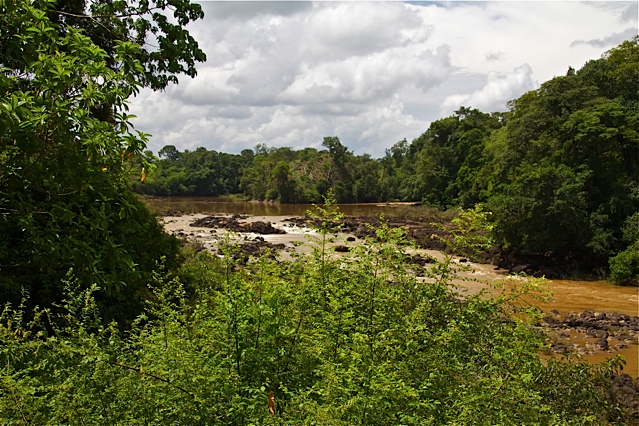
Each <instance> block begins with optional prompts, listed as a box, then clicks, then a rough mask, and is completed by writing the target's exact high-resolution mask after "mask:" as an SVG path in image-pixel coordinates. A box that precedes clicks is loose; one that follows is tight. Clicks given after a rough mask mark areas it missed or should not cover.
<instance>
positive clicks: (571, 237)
mask: <svg viewBox="0 0 639 426" xmlns="http://www.w3.org/2000/svg"><path fill="white" fill-rule="evenodd" d="M637 43H638V39H637V38H635V39H633V40H629V41H626V42H624V43H622V44H621V45H620V46H618V47H616V48H614V49H612V50H610V51H609V52H606V53H605V54H604V55H603V56H602V57H601V58H600V59H596V60H592V61H589V62H588V63H586V64H585V65H584V66H583V67H582V68H581V69H580V70H577V71H575V70H574V69H573V68H570V69H569V70H568V73H567V74H566V75H565V76H562V77H557V78H554V79H552V80H550V81H548V82H546V83H544V84H542V86H541V87H540V88H539V89H537V90H534V91H531V92H528V93H526V94H524V95H523V96H521V97H520V98H518V99H515V100H513V101H512V102H511V103H510V111H508V112H507V113H490V114H489V113H484V112H481V111H478V110H477V109H471V108H467V107H461V108H460V109H459V110H458V111H456V112H455V114H454V115H452V116H450V117H446V118H443V119H441V120H437V121H435V122H433V123H432V124H431V125H430V126H429V128H428V130H426V132H424V134H422V135H421V136H420V137H418V138H417V139H415V140H413V141H412V142H410V143H408V142H407V141H406V140H403V141H400V142H397V143H396V144H394V145H393V146H392V147H391V148H390V149H388V150H387V151H386V155H385V156H384V157H383V158H380V159H373V158H371V156H369V155H366V154H364V155H354V154H353V153H352V152H351V151H349V150H348V148H347V147H346V146H345V145H343V144H342V142H341V141H340V140H339V138H338V137H326V138H324V140H323V143H322V145H323V146H324V147H325V148H326V149H323V150H317V149H314V148H305V149H303V150H297V151H296V150H293V149H290V148H268V147H267V146H265V145H258V146H257V147H256V148H255V150H254V151H251V150H245V151H243V152H242V153H241V154H240V155H233V154H223V153H217V152H215V151H207V150H206V149H205V148H198V149H197V150H196V151H194V152H184V153H181V152H179V151H177V150H176V149H175V147H173V146H167V147H165V148H163V149H162V150H161V151H160V152H159V153H158V154H159V156H160V159H159V160H157V161H155V162H154V164H155V166H156V167H157V169H156V171H155V172H154V173H153V174H151V175H150V177H149V178H148V179H147V180H146V181H144V182H137V183H135V184H134V189H135V190H136V191H137V192H140V193H144V194H149V195H160V196H166V195H223V194H233V193H242V194H244V196H246V197H248V198H251V199H255V200H274V201H280V202H285V203H295V202H298V203H309V202H312V203H318V202H321V200H322V197H323V196H325V195H326V194H327V193H328V191H329V190H332V192H333V194H335V197H336V199H337V201H338V202H341V203H351V202H380V201H393V200H400V201H413V202H421V203H424V204H428V205H431V206H437V207H440V208H442V209H448V208H453V207H463V208H469V207H472V206H474V205H475V204H477V203H482V204H484V205H485V208H486V209H487V210H489V211H490V212H491V213H492V218H493V220H494V224H495V228H494V229H495V233H496V234H495V236H496V238H497V240H498V241H499V243H500V244H501V246H502V247H503V248H505V249H507V250H516V251H517V252H521V253H523V254H525V255H534V254H542V253H553V254H554V256H555V257H563V258H565V257H566V256H572V257H576V258H579V259H580V261H579V262H578V264H576V265H575V266H576V267H577V268H580V269H582V270H585V271H588V272H592V271H597V270H599V271H600V272H603V271H604V270H605V269H606V267H607V264H608V260H609V259H610V264H611V266H612V277H613V279H615V280H616V281H617V282H620V283H632V282H634V283H636V282H637V276H638V274H639V266H637V265H639V239H638V238H637V236H638V233H639V231H637V230H638V229H639V213H638V212H639V128H638V126H639V125H638V123H639V72H638V71H637V70H638V66H637V64H638V63H639V47H638V44H637ZM147 154H148V155H149V158H151V159H152V156H151V155H150V153H147ZM152 161H153V160H152Z"/></svg>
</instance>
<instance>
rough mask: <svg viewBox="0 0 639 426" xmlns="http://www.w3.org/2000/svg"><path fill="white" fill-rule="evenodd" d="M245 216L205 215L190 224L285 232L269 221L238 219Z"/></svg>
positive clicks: (257, 232)
mask: <svg viewBox="0 0 639 426" xmlns="http://www.w3.org/2000/svg"><path fill="white" fill-rule="evenodd" d="M246 218H247V216H242V215H235V216H232V217H227V216H206V217H203V218H201V219H197V220H195V221H194V222H193V223H191V224H190V226H194V227H198V228H225V229H228V230H229V231H233V232H252V233H254V234H261V235H270V234H286V231H284V230H282V229H278V228H275V227H273V225H271V224H270V223H266V222H262V221H255V222H240V219H246Z"/></svg>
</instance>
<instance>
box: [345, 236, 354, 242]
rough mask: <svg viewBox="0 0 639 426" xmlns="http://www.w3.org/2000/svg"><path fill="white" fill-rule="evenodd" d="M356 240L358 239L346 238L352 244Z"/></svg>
mask: <svg viewBox="0 0 639 426" xmlns="http://www.w3.org/2000/svg"><path fill="white" fill-rule="evenodd" d="M355 240H356V238H355V237H348V238H346V241H350V242H353V241H355Z"/></svg>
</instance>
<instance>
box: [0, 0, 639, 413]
mask: <svg viewBox="0 0 639 426" xmlns="http://www.w3.org/2000/svg"><path fill="white" fill-rule="evenodd" d="M166 14H172V15H173V16H172V19H171V20H169V19H167V17H166ZM202 17H203V13H202V10H201V7H200V6H199V5H197V4H192V3H190V2H189V1H188V0H171V1H169V2H164V1H155V0H151V1H148V2H136V3H128V2H119V1H113V2H93V3H91V4H89V5H87V4H85V3H84V2H82V1H78V0H60V1H57V2H56V1H52V0H29V1H27V0H3V1H2V2H0V47H1V49H2V52H3V56H2V57H1V58H0V235H2V238H1V239H0V301H1V302H2V307H1V311H0V423H2V424H7V425H48V424H51V425H59V424H69V425H76V424H77V425H89V424H91V425H104V424H111V425H136V424H144V425H156V424H157V425H165V424H167V425H168V424H174V425H175V424H179V425H193V424H198V425H199V424H202V425H204V424H233V425H256V424H263V425H276V424H279V425H284V424H300V425H301V424H307V425H314V424H331V425H342V424H343V425H351V424H365V425H378V424H379V425H387V424H403V425H412V424H415V425H417V424H420V425H425V424H433V425H435V424H486V425H488V424H504V425H506V424H513V425H515V424H549V425H550V424H557V425H560V424H584V425H587V424H591V425H600V424H628V422H631V421H634V420H635V419H633V418H631V417H630V414H629V412H628V411H626V410H625V409H624V407H622V406H621V405H620V401H619V400H618V398H617V394H616V393H615V392H613V391H612V390H611V383H612V381H613V380H614V379H615V377H619V374H620V373H621V371H622V369H623V366H624V361H623V359H621V358H619V357H615V358H612V359H610V360H608V361H607V362H604V363H603V364H599V365H591V364H589V363H588V362H586V361H585V360H584V359H582V358H580V357H579V356H577V355H570V356H566V357H562V358H551V359H549V360H543V359H542V358H540V357H539V353H540V351H542V350H543V349H544V345H545V343H544V340H543V337H542V336H541V335H540V333H539V332H538V329H537V328H535V325H536V324H538V321H539V318H540V315H541V313H540V312H539V310H538V309H537V308H535V306H534V305H533V304H531V303H530V299H529V298H522V296H525V295H526V296H529V297H531V296H535V297H539V298H544V297H547V291H546V290H545V287H544V284H543V281H541V280H538V279H526V278H525V277H522V279H521V281H517V284H516V285H513V286H511V287H510V288H509V289H508V291H505V292H502V293H500V294H499V295H497V296H495V295H491V294H489V293H480V294H478V295H463V296H462V295H460V293H459V292H458V291H457V290H456V287H455V285H453V283H452V280H453V279H454V277H455V276H456V274H457V273H458V271H457V268H458V266H457V265H456V264H454V263H453V262H451V261H450V258H446V259H445V260H444V261H442V262H435V263H433V264H429V265H428V266H427V267H424V271H423V272H424V274H425V275H427V277H428V278H429V282H428V283H424V282H420V281H418V280H417V278H416V274H415V273H414V270H413V269H414V266H409V265H407V263H406V258H407V255H406V253H407V251H406V250H407V248H408V247H409V245H410V242H409V241H408V240H407V239H406V236H405V235H404V234H403V230H402V229H390V228H389V227H387V226H384V225H383V224H382V225H381V226H380V227H379V228H377V229H376V230H375V235H374V237H372V238H370V239H368V240H367V241H366V242H365V244H362V245H360V246H358V248H357V249H356V250H354V251H353V252H352V253H349V254H348V255H345V256H341V257H337V256H334V255H333V253H332V252H331V251H330V250H329V249H328V245H327V243H328V241H329V240H330V238H331V236H332V233H333V232H334V229H333V228H332V224H333V223H334V222H335V221H336V220H337V218H339V216H340V213H339V211H338V210H337V209H335V207H334V205H333V203H334V202H335V201H340V202H343V201H355V200H365V199H367V200H370V201H374V200H381V199H416V200H421V201H423V202H425V203H429V204H432V205H438V206H441V207H442V208H447V207H450V206H455V205H462V206H472V205H473V204H474V203H477V202H481V203H485V205H486V207H487V208H490V210H486V212H492V214H493V215H494V224H495V229H496V232H497V234H496V235H498V236H499V238H502V239H503V241H504V242H505V243H506V242H507V243H509V244H513V245H514V244H517V245H520V246H521V247H522V249H527V250H531V251H535V250H539V248H540V247H544V245H545V244H549V243H552V244H555V246H553V248H555V249H559V248H560V246H561V245H571V246H572V247H577V246H578V244H581V245H582V246H583V247H584V249H586V250H591V251H592V253H603V254H606V253H607V254H608V255H611V254H613V253H616V255H615V256H614V257H612V258H611V264H615V263H614V262H618V264H619V265H622V267H620V269H619V273H622V272H624V271H625V270H624V269H623V268H630V269H629V272H628V273H629V274H630V275H629V276H630V277H631V278H632V276H633V275H632V274H636V271H634V270H632V268H631V266H632V265H633V263H632V257H633V256H636V253H637V244H639V237H638V235H637V232H636V231H637V227H636V226H635V223H636V222H633V221H636V220H637V214H636V211H637V162H636V161H637V156H636V150H637V132H636V130H637V129H636V125H637V124H636V122H637V121H636V114H637V107H636V102H637V96H635V95H636V93H637V92H636V90H637V74H636V67H635V65H636V58H637V42H638V40H637V39H634V40H632V41H628V42H626V43H624V44H622V45H621V46H619V47H618V48H615V49H613V50H611V51H610V52H608V53H606V54H605V55H604V56H603V57H602V59H600V60H595V61H592V62H590V63H589V64H587V65H586V66H585V67H584V68H583V69H582V70H580V71H579V72H574V73H573V72H569V75H567V76H566V77H562V78H560V79H556V80H553V81H551V82H548V83H546V84H545V85H543V86H542V88H541V89H540V90H538V91H535V92H531V93H529V94H526V95H524V96H523V97H522V98H520V99H518V100H516V101H514V102H513V104H512V111H511V112H510V113H508V114H504V115H498V114H492V115H489V114H484V113H481V112H479V111H476V110H470V109H464V108H462V109H460V110H459V111H458V112H457V113H456V115H454V116H453V117H449V118H447V119H443V120H440V121H438V122H435V123H433V125H432V126H431V127H430V128H429V130H428V131H426V133H424V135H423V136H421V137H420V138H418V139H417V140H415V141H414V142H413V143H411V144H408V143H406V142H401V143H399V144H396V145H395V146H394V147H393V148H391V149H390V150H389V153H388V155H387V156H386V157H385V158H383V159H380V160H374V159H371V158H369V157H367V156H361V157H359V156H354V155H353V154H352V153H350V152H349V151H348V149H347V148H346V147H345V146H344V145H342V144H341V142H340V141H339V139H338V138H337V137H330V138H326V139H325V141H324V146H325V147H326V148H327V151H315V150H303V151H300V152H294V151H292V150H287V149H268V148H266V147H265V146H262V147H258V148H257V149H256V151H255V152H253V151H246V152H243V153H242V154H241V155H239V156H238V155H231V154H220V153H214V152H209V151H207V150H205V149H200V150H197V151H195V152H194V153H186V152H185V153H180V152H177V151H176V150H175V149H172V148H171V147H166V148H164V149H163V150H162V152H161V153H159V155H161V156H162V157H163V158H162V160H156V159H155V158H153V156H152V154H151V153H149V152H148V151H145V150H146V146H147V142H148V141H149V137H150V135H147V134H144V133H142V132H139V131H136V130H135V129H134V127H133V125H132V123H131V120H132V116H131V115H130V114H129V112H128V107H127V99H129V98H130V97H132V96H135V95H136V94H137V93H139V91H140V90H141V89H142V88H150V89H153V90H159V91H161V90H162V89H164V88H166V87H167V86H168V85H169V84H176V83H178V76H179V77H184V76H187V77H188V76H191V77H192V76H194V75H195V73H196V68H195V67H196V65H197V63H201V62H204V61H205V60H206V56H205V54H204V53H203V52H202V50H201V49H200V48H199V45H198V43H197V41H196V40H195V39H193V37H192V36H191V35H190V34H189V33H188V31H187V30H185V29H184V28H185V26H186V25H187V24H188V23H189V22H191V21H194V20H198V19H201V18H202ZM151 35H152V36H153V37H154V38H155V39H156V40H157V45H156V46H152V47H146V48H145V47H143V46H142V44H143V42H144V40H145V39H146V38H147V37H149V36H151ZM633 90H634V92H632V91H633ZM633 102H634V104H633ZM633 114H634V115H633ZM310 158H315V161H312V162H311V161H309V159H310ZM181 161H183V162H182V163H181ZM311 164H312V165H314V166H317V167H313V168H312V167H311ZM411 167H414V170H413V169H411ZM305 168H306V169H305ZM265 171H268V173H267V174H264V173H265ZM369 171H370V172H369ZM172 176H177V177H172ZM196 176H197V178H196ZM255 176H262V177H263V176H269V180H268V185H267V187H265V188H261V187H259V185H258V184H257V181H256V179H255ZM369 178H372V179H369ZM133 179H135V180H137V181H139V182H142V185H140V184H138V185H132V180H133ZM198 179H200V180H198ZM302 179H307V181H302ZM259 180H260V181H263V180H264V179H259ZM147 181H148V184H149V188H151V187H153V188H155V189H154V190H153V191H157V193H158V194H160V193H161V191H166V192H164V193H165V194H177V193H191V194H195V193H197V194H199V195H205V194H221V193H227V192H230V193H235V192H238V191H241V192H244V193H245V194H247V196H250V197H252V198H257V199H279V200H280V201H282V202H285V201H300V200H309V201H319V200H321V202H322V203H323V204H322V205H319V207H317V208H316V210H315V213H314V214H315V215H317V217H318V219H319V223H320V225H319V226H318V227H317V237H316V239H315V240H314V241H310V242H309V244H310V246H309V247H310V250H309V251H308V253H307V254H304V255H303V257H302V258H301V259H299V260H298V261H291V262H278V261H276V260H273V259H271V258H270V257H269V256H263V257H261V258H259V259H256V260H254V261H252V262H249V263H248V264H246V265H241V264H239V263H238V262H237V261H236V260H235V257H234V251H236V250H237V247H236V246H235V245H234V244H232V243H231V242H230V241H229V243H228V244H223V245H222V247H221V248H222V250H223V256H221V257H220V256H215V255H213V254H211V253H209V252H207V251H206V250H202V247H198V246H195V245H193V244H188V243H187V242H185V241H181V240H178V239H176V238H174V237H172V236H169V235H168V234H166V233H165V232H164V231H163V226H162V223H161V222H160V220H159V219H158V218H157V217H156V216H154V215H153V214H152V213H151V212H150V211H149V210H148V209H147V208H146V206H145V204H144V203H143V202H142V201H141V200H140V198H139V197H138V195H136V194H135V193H134V192H133V191H132V186H133V187H134V188H135V189H136V190H141V188H142V187H146V186H143V185H146V182H147ZM169 181H170V182H171V183H169ZM299 182H301V183H302V185H301V186H300V184H299ZM173 191H175V192H173ZM253 191H256V192H253ZM261 191H263V192H261ZM149 192H151V191H149ZM331 193H334V194H335V199H333V198H331V195H330V194H331ZM318 195H319V197H320V198H318ZM322 196H324V197H322ZM287 197H291V198H290V199H289V198H287ZM366 197H368V198H366ZM633 209H634V210H633ZM469 211H470V212H478V211H479V210H469ZM506 213H508V217H506ZM511 216H512V218H511ZM460 217H462V218H463V217H464V215H463V214H461V216H460ZM531 219H534V222H533V223H532V224H529V223H527V222H528V221H530V220H531ZM545 221H551V222H552V223H554V224H555V226H556V225H561V226H562V227H564V228H565V232H566V235H565V237H562V238H559V239H558V240H557V239H552V238H550V236H551V234H550V231H548V230H547V229H548V228H543V226H544V225H543V224H544V223H545ZM553 221H554V222H553ZM535 224H536V225H538V226H541V228H539V229H535V231H536V232H535V234H534V235H533V234H532V233H530V234H520V233H518V231H519V229H520V228H521V227H524V226H529V227H530V226H535ZM554 236H555V237H557V235H554ZM460 237H463V236H461V235H460ZM550 240H552V241H550ZM463 243H464V238H460V239H459V244H463ZM634 265H635V266H636V263H635V264H634Z"/></svg>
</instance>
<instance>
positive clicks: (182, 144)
mask: <svg viewBox="0 0 639 426" xmlns="http://www.w3.org/2000/svg"><path fill="white" fill-rule="evenodd" d="M201 5H202V8H203V9H204V12H205V14H206V17H205V18H204V20H203V21H198V22H197V23H195V24H192V25H191V26H189V30H190V32H191V34H192V35H193V36H194V37H195V38H196V39H197V40H198V42H199V43H200V46H201V47H202V49H203V50H204V51H205V53H206V55H207V57H208V60H207V62H206V63H204V64H200V65H199V67H198V76H197V77H196V78H194V79H190V78H188V77H181V78H180V83H179V84H178V85H175V86H172V87H169V88H168V89H167V90H166V91H164V92H151V91H143V92H142V93H141V94H140V95H139V96H138V97H136V98H135V99H133V100H132V102H131V109H132V112H133V113H134V114H136V115H137V116H138V119H136V120H135V121H134V124H135V125H136V128H137V129H138V130H142V131H145V132H147V133H151V134H152V135H153V137H152V139H151V143H150V145H149V149H151V150H153V151H154V152H155V153H157V151H158V150H159V149H160V148H162V147H163V146H164V145H169V144H170V145H175V146H176V147H177V148H178V149H180V150H184V149H188V150H194V149H196V148H197V147H200V146H202V147H206V148H207V149H214V150H217V151H222V152H229V153H239V152H240V151H241V150H243V149H246V148H254V147H255V145H257V144H259V143H263V144H266V145H267V146H269V147H282V146H288V147H291V148H294V149H300V148H304V147H309V146H310V147H316V148H321V143H322V139H323V138H324V137H325V136H339V138H340V140H341V142H342V144H344V145H346V146H347V147H348V148H349V150H352V151H354V152H355V153H356V154H363V153H369V154H371V155H373V157H380V156H383V155H384V151H385V149H387V148H389V147H390V146H392V145H393V144H394V143H396V142H398V141H400V140H402V139H404V138H406V139H407V140H408V141H409V142H410V141H412V140H413V139H414V138H416V137H418V136H419V135H420V134H422V133H423V132H424V131H425V130H426V129H427V128H428V126H429V123H430V122H432V121H434V120H437V119H439V118H443V117H446V116H448V115H450V114H451V113H453V112H454V111H455V110H456V109H458V108H459V106H462V105H463V106H470V107H473V108H478V109H480V110H482V111H485V112H491V111H505V110H506V108H507V107H506V103H507V102H508V101H509V100H511V99H515V98H517V97H519V96H520V95H522V94H523V93H525V92H527V91H529V90H532V89H535V88H537V87H539V85H540V84H541V83H543V82H544V81H546V80H549V79H551V78H553V77H555V76H559V75H565V73H566V71H567V69H568V67H569V66H572V67H574V68H576V69H579V68H580V67H581V66H583V64H584V63H585V62H586V61H588V60H590V59H596V58H599V57H600V56H601V54H602V53H603V52H605V51H606V50H608V49H610V48H612V47H615V46H617V45H619V44H620V43H621V42H622V41H624V40H627V39H629V38H631V37H633V36H634V35H636V34H637V27H638V20H639V18H638V12H637V2H636V1H632V2H617V1H603V2H594V1H585V2H578V1H528V2H520V1H498V2H488V1H481V2H461V1H449V2H400V1H357V2H356V1H351V2H311V1H303V2H297V1H283V2H266V1H257V2H249V1H207V2H202V3H201Z"/></svg>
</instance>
